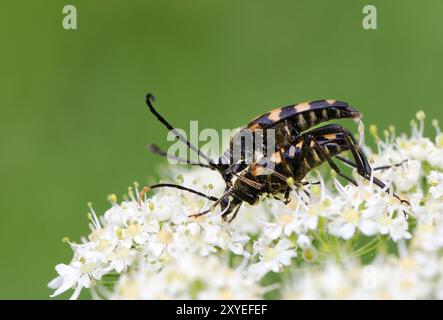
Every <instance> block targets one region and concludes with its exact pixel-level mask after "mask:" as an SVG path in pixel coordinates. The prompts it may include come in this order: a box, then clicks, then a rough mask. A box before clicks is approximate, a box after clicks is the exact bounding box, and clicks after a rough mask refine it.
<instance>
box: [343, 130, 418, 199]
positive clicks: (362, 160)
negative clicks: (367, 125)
mask: <svg viewBox="0 0 443 320" xmlns="http://www.w3.org/2000/svg"><path fill="white" fill-rule="evenodd" d="M343 136H344V138H345V141H346V143H347V145H348V146H349V150H350V151H351V153H352V156H353V158H354V160H355V163H352V161H344V162H345V163H347V164H349V165H350V164H351V163H352V165H353V166H354V167H355V168H356V169H357V172H358V173H359V174H360V175H361V176H362V177H363V178H365V179H366V180H368V181H373V182H374V183H375V184H376V185H377V186H378V187H380V188H381V189H383V190H385V191H386V192H387V193H390V192H391V191H390V189H389V187H387V186H386V184H385V183H384V182H383V181H381V180H380V179H378V178H377V177H375V176H374V175H373V174H372V172H373V169H372V168H371V166H370V164H369V161H368V159H367V158H366V156H365V154H364V153H363V151H362V150H361V148H360V147H359V146H358V144H357V142H356V140H355V138H354V136H353V135H352V133H351V132H349V131H348V130H346V129H345V130H343ZM340 158H341V157H340ZM340 158H338V159H339V160H342V159H340ZM346 160H347V159H346ZM342 161H343V160H342ZM392 195H393V196H394V197H395V198H397V199H398V200H399V201H400V202H401V203H405V204H407V205H408V206H410V205H411V204H410V203H409V201H407V200H404V199H402V198H400V197H399V196H398V195H397V194H395V193H392Z"/></svg>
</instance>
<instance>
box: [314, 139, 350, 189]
mask: <svg viewBox="0 0 443 320" xmlns="http://www.w3.org/2000/svg"><path fill="white" fill-rule="evenodd" d="M311 139H312V141H313V142H314V147H315V150H316V151H318V152H319V153H320V155H321V156H322V157H323V159H325V160H326V161H327V162H328V164H329V165H330V166H331V168H332V170H334V171H335V172H336V173H337V174H338V175H339V176H340V177H342V178H344V179H346V180H348V181H349V182H350V183H352V184H353V185H355V186H358V183H357V181H355V180H354V179H353V178H351V177H349V176H347V175H345V174H344V173H343V172H341V170H340V168H339V167H338V166H337V165H336V164H335V162H334V161H333V160H332V159H331V157H330V156H328V155H327V154H326V153H325V152H324V150H323V148H322V146H321V145H320V144H319V143H318V142H317V140H316V139H315V138H314V137H312V136H311Z"/></svg>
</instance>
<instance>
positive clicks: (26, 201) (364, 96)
mask: <svg viewBox="0 0 443 320" xmlns="http://www.w3.org/2000/svg"><path fill="white" fill-rule="evenodd" d="M67 4H73V5H75V6H76V7H77V11H78V29H77V30H64V29H63V28H62V19H63V16H64V15H63V14H62V8H63V6H64V5H67ZM366 4H374V5H376V6H377V9H378V29H377V30H369V31H366V30H364V29H363V28H362V18H363V14H362V8H363V6H364V5H366ZM0 6H1V10H0V21H1V22H0V23H1V28H0V34H1V51H0V61H1V69H0V70H1V71H0V74H1V76H0V91H1V120H0V121H1V123H0V131H1V132H0V141H1V157H0V178H1V187H0V188H1V192H0V194H1V197H2V201H1V202H0V210H1V215H0V246H1V247H0V249H1V260H0V261H1V262H0V274H1V280H0V281H1V282H0V298H24V299H37V298H42V299H45V298H48V296H49V294H50V292H51V291H50V290H49V289H48V288H47V287H46V285H47V282H48V281H49V280H51V279H52V278H53V277H54V276H55V275H56V273H55V271H54V266H55V264H57V263H59V262H69V259H70V258H71V250H70V249H69V248H68V246H67V245H66V244H63V243H62V241H61V239H62V238H63V237H64V236H69V237H70V238H71V239H73V240H78V239H79V238H80V236H81V235H85V234H86V233H87V231H88V228H87V220H86V211H87V208H86V203H87V202H88V201H92V202H94V205H95V208H96V210H97V211H98V212H103V210H105V209H106V208H107V207H108V203H107V201H106V195H107V194H109V193H111V192H115V193H116V194H118V195H121V194H123V193H124V192H125V191H126V188H127V186H128V185H129V184H131V183H132V181H134V180H137V181H140V182H142V183H143V182H146V181H147V179H148V177H152V176H154V175H155V172H156V169H155V168H156V165H157V164H158V163H160V162H161V160H160V159H159V158H156V157H155V156H153V155H150V154H148V152H147V151H146V149H145V146H146V144H147V143H148V142H154V141H156V142H157V143H158V144H160V145H161V146H167V142H166V139H165V138H166V136H165V134H166V131H165V130H164V129H163V127H161V126H160V125H159V124H158V123H157V122H156V121H155V120H154V119H153V117H152V116H151V115H150V114H149V113H148V111H147V109H146V107H145V105H144V96H145V94H146V92H148V91H150V92H153V93H155V94H156V96H157V103H158V105H159V106H160V108H161V110H162V112H163V113H164V115H165V116H166V117H167V118H168V119H169V120H170V121H171V122H172V123H174V124H175V125H176V126H178V127H181V128H188V126H189V122H188V121H189V120H199V121H200V128H201V129H203V128H204V127H211V128H216V129H222V128H232V127H238V126H240V125H242V124H245V123H246V122H247V121H248V120H250V119H251V118H252V117H254V116H256V115H257V114H259V113H261V112H264V111H266V110H268V109H271V108H273V107H277V106H281V105H286V104H290V103H294V102H299V101H304V100H309V99H318V98H334V99H341V100H344V101H348V102H351V103H352V104H354V105H356V106H357V107H358V108H359V109H360V111H362V112H363V113H364V115H365V120H366V124H369V123H377V124H378V125H379V126H380V127H382V128H383V127H386V126H388V125H390V124H394V125H395V126H396V127H397V128H398V129H399V130H406V129H408V123H409V119H410V118H411V117H413V116H414V114H415V112H416V111H417V110H418V109H424V110H425V111H426V112H427V116H428V118H433V117H435V118H441V115H442V111H441V108H442V107H443V105H442V104H441V101H440V100H441V99H440V98H441V90H442V82H441V80H440V76H441V75H442V74H443V62H442V56H443V40H442V36H441V31H442V28H443V19H442V18H441V16H442V12H443V2H442V1H440V0H428V1H418V0H415V1H411V0H408V1H407V0H390V1H370V2H368V1H360V0H353V1H349V0H347V1H345V0H341V1H330V0H324V1H319V0H303V1H294V0H285V1H280V0H279V1H258V0H254V1H252V0H250V1H245V0H223V1H222V0H218V1H204V0H192V1H191V0H189V1H184V0H181V1H178V0H176V1H165V0H162V1H134V0H133V1H115V0H107V1H98V0H82V1H74V0H69V1H60V0H57V1H17V0H14V1H12V0H4V1H2V2H1V5H0ZM352 125H353V124H352ZM429 131H430V132H431V130H429ZM68 296H69V295H66V294H65V295H63V296H62V297H61V298H66V297H68ZM87 296H88V295H87V293H85V294H84V295H83V297H87Z"/></svg>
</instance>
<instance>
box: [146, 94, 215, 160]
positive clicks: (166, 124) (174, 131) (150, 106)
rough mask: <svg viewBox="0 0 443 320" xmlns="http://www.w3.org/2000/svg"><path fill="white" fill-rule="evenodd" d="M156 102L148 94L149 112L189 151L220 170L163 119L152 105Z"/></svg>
mask: <svg viewBox="0 0 443 320" xmlns="http://www.w3.org/2000/svg"><path fill="white" fill-rule="evenodd" d="M153 101H155V97H154V95H153V94H151V93H148V94H147V95H146V104H147V105H148V107H149V110H150V111H151V113H152V114H153V115H154V116H155V117H156V118H157V119H158V121H160V122H161V123H162V124H163V125H164V126H165V127H166V128H168V129H169V131H171V132H172V133H173V134H174V135H175V136H176V137H177V138H178V139H179V140H180V141H181V142H183V143H185V144H186V145H187V146H188V148H189V149H191V150H193V151H194V152H195V153H197V155H198V156H199V157H202V158H203V159H205V160H206V161H207V162H208V163H209V165H210V166H211V167H213V168H214V169H218V167H217V165H216V164H215V163H214V162H213V161H212V159H211V158H209V157H208V156H207V155H205V154H204V153H203V152H201V151H200V149H199V148H197V147H196V146H194V145H193V144H192V143H190V142H189V141H188V140H187V139H186V138H185V137H183V135H181V134H180V132H178V131H177V130H176V129H175V128H174V127H173V126H172V125H171V124H170V123H169V122H168V121H166V119H165V118H163V117H162V116H161V115H160V113H158V112H157V110H155V108H154V106H153V105H152V102H153Z"/></svg>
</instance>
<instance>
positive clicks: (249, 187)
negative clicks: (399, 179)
mask: <svg viewBox="0 0 443 320" xmlns="http://www.w3.org/2000/svg"><path fill="white" fill-rule="evenodd" d="M153 101H154V96H153V95H152V94H148V95H147V96H146V103H147V105H148V107H149V109H150V111H151V112H152V113H153V114H154V115H155V116H156V118H157V119H158V120H159V121H160V122H161V123H162V124H163V125H164V126H166V127H167V128H168V129H169V130H170V131H171V132H172V133H173V134H174V135H175V136H176V137H177V138H178V139H179V140H180V141H182V142H183V143H185V144H186V145H187V146H188V147H189V148H190V149H191V150H193V151H194V152H196V153H197V155H198V157H199V159H203V160H205V161H206V163H201V162H200V161H199V162H197V163H192V162H190V161H189V160H187V159H182V158H178V157H173V156H169V157H170V158H171V157H172V158H174V159H175V160H178V161H179V162H182V163H186V164H190V165H196V166H200V167H205V168H209V169H212V170H216V171H218V172H220V174H221V175H222V177H223V179H224V181H225V183H226V189H225V192H224V193H223V195H222V196H221V197H219V198H216V197H213V196H209V195H206V194H204V193H202V192H199V191H196V190H193V189H190V188H186V187H184V186H181V185H176V184H170V183H161V184H156V185H151V186H147V187H144V188H143V189H142V191H141V192H140V197H139V198H140V199H141V197H142V195H143V194H144V193H146V192H148V191H149V190H150V189H154V188H161V187H170V188H177V189H180V190H184V191H188V192H191V193H194V194H198V195H199V196H202V197H205V198H207V199H209V200H211V201H214V203H213V204H212V205H211V207H210V209H208V210H205V211H203V212H200V213H196V214H193V215H191V216H192V217H197V216H201V215H204V214H206V213H208V212H210V211H211V210H212V209H213V208H214V207H216V206H217V205H220V206H221V209H222V216H223V218H224V219H225V220H228V219H229V221H232V219H234V218H235V216H236V215H237V213H238V211H239V209H240V206H241V204H242V203H243V202H247V203H249V204H251V205H254V204H256V203H257V202H258V200H259V197H260V196H261V195H263V194H270V195H279V194H283V195H284V199H283V200H284V201H285V203H287V202H288V201H289V193H290V191H291V190H293V187H294V185H297V186H299V185H303V184H307V183H308V182H305V181H303V179H304V178H305V176H306V174H307V173H308V172H309V171H311V170H312V169H313V168H315V167H317V166H319V165H321V164H322V163H324V162H327V163H328V164H329V165H330V166H331V168H332V169H333V170H334V171H335V172H336V173H337V174H338V175H339V176H341V177H343V178H344V179H346V180H348V181H349V182H351V183H352V184H354V185H357V182H356V181H355V180H354V179H353V178H352V177H349V176H347V175H345V174H343V173H342V172H341V170H340V168H339V167H338V166H337V165H336V164H335V163H334V161H333V158H336V159H338V160H340V161H342V162H344V163H346V164H347V165H349V166H352V167H354V168H356V169H357V172H358V174H359V175H361V176H362V177H363V178H365V179H367V180H370V179H372V181H373V182H374V183H375V184H376V185H377V186H379V187H380V188H382V189H384V190H385V191H386V192H390V190H389V188H387V187H386V185H385V184H384V183H383V182H382V181H380V180H379V179H377V178H376V177H374V176H373V175H372V171H373V170H377V169H382V168H375V169H372V168H371V166H370V164H369V162H368V160H367V158H366V156H365V154H364V153H363V151H362V149H361V148H360V146H359V144H358V143H357V142H356V140H355V138H354V136H353V135H352V133H351V132H350V131H349V130H347V129H345V128H343V127H342V126H341V125H338V124H329V125H325V126H321V127H317V128H314V129H312V127H314V126H316V125H318V124H320V123H322V122H325V121H329V120H336V119H346V118H347V119H359V118H361V113H360V112H359V111H357V110H356V109H355V108H354V107H352V106H350V105H349V104H347V103H346V102H342V101H337V100H317V101H312V102H304V103H299V104H295V105H290V106H286V107H283V108H277V109H274V110H272V111H270V112H267V113H265V114H263V115H261V116H259V117H257V118H255V119H254V120H252V121H251V122H250V123H249V124H247V125H246V126H245V127H243V128H241V129H240V130H239V132H238V133H237V134H236V135H234V136H233V137H232V139H231V144H230V147H229V148H228V150H226V151H225V152H224V153H223V154H222V155H221V156H220V158H219V159H218V161H217V163H216V162H214V161H213V160H212V159H210V158H209V157H208V156H207V155H205V154H204V153H202V151H201V150H200V149H199V148H197V147H196V146H194V145H193V144H191V143H190V142H189V141H188V140H187V139H186V138H185V137H183V136H182V135H181V134H180V133H179V132H178V131H177V130H176V129H175V128H174V127H173V126H172V125H171V124H169V122H168V121H166V120H165V119H164V118H163V117H162V116H161V115H160V114H159V113H158V112H157V110H156V109H155V108H154V106H153ZM266 130H274V134H275V145H274V146H273V148H272V151H271V153H270V154H264V155H263V156H262V157H260V158H256V159H253V161H252V163H247V162H246V161H244V156H245V154H246V153H247V152H251V150H249V151H248V150H245V149H247V146H245V145H244V141H243V140H242V139H241V138H240V136H241V135H242V133H244V132H245V131H247V132H249V133H251V134H252V136H253V137H255V133H258V132H260V134H263V133H266ZM236 145H237V146H239V148H240V150H242V152H243V153H242V155H241V156H240V157H239V158H235V159H234V156H233V148H234V147H235V146H236ZM150 150H151V151H152V152H153V153H156V154H159V155H161V156H165V157H168V155H167V153H166V152H164V151H161V150H160V149H159V148H158V147H157V146H156V145H151V146H150ZM344 151H350V152H351V154H352V157H353V159H354V160H353V161H352V160H349V159H347V158H344V157H342V156H340V154H341V153H343V152H344ZM252 153H253V152H252ZM394 166H395V165H394ZM383 168H385V167H383ZM393 196H394V197H395V198H397V199H398V200H400V201H401V203H406V204H408V205H409V202H408V201H406V200H403V199H401V198H399V197H398V196H397V195H396V194H393ZM230 215H231V217H229V216H230Z"/></svg>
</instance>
